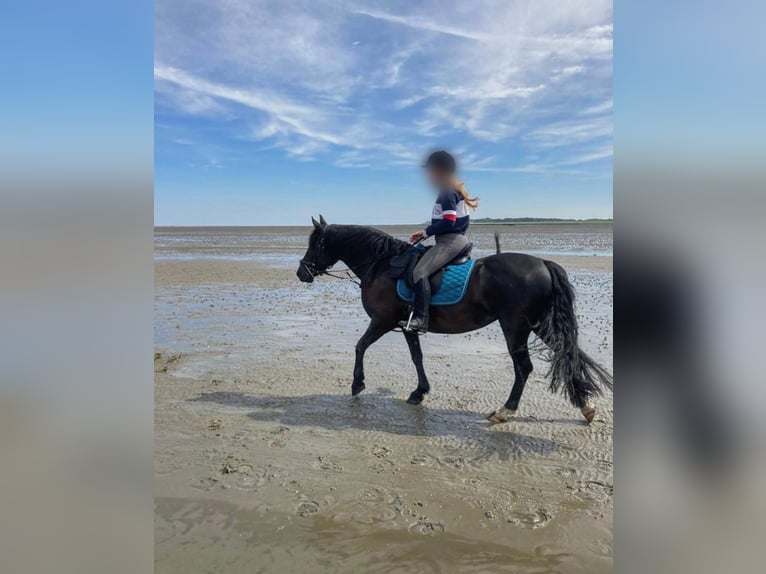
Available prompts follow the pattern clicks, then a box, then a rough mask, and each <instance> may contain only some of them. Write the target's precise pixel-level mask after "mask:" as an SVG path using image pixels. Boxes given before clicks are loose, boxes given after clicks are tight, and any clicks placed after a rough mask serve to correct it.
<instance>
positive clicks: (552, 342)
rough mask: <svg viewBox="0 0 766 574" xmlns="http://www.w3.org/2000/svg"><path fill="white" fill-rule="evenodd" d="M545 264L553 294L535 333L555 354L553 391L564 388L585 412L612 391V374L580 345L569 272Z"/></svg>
mask: <svg viewBox="0 0 766 574" xmlns="http://www.w3.org/2000/svg"><path fill="white" fill-rule="evenodd" d="M544 263H545V266H546V267H547V268H548V271H549V272H550V274H551V280H552V282H553V284H552V291H553V294H552V298H551V304H550V309H549V310H548V313H547V315H546V317H545V318H544V319H543V321H542V322H541V323H540V325H539V326H538V327H537V328H536V329H535V332H536V333H537V335H538V336H539V337H540V339H542V341H543V342H544V343H545V344H546V345H547V346H548V347H549V348H550V350H551V351H552V352H553V357H552V359H551V367H550V371H549V372H548V375H549V376H550V377H551V385H550V389H551V392H554V393H555V392H558V391H559V389H561V387H562V386H563V387H564V392H565V393H566V395H567V396H568V397H569V400H570V401H572V404H573V405H575V406H576V407H579V408H581V409H582V408H583V407H584V406H586V404H587V403H588V399H589V397H591V396H593V395H600V394H601V392H602V388H603V387H607V388H609V389H611V388H612V382H613V381H612V375H611V374H609V372H608V371H607V370H606V369H604V368H603V367H602V366H601V365H599V364H598V363H596V362H595V361H594V360H593V359H591V358H590V357H589V356H588V355H587V354H586V353H585V352H584V351H583V350H582V349H580V347H579V346H578V345H577V318H576V317H575V311H574V302H575V293H574V289H573V288H572V284H571V283H570V282H569V279H568V278H567V273H566V271H564V269H563V268H562V267H561V266H560V265H558V264H556V263H553V262H552V261H545V262H544Z"/></svg>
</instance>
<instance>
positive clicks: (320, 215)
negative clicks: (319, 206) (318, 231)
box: [319, 213, 327, 227]
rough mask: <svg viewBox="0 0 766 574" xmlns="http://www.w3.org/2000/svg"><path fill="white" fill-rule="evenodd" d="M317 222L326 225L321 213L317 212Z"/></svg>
mask: <svg viewBox="0 0 766 574" xmlns="http://www.w3.org/2000/svg"><path fill="white" fill-rule="evenodd" d="M319 223H321V224H322V227H325V226H327V222H326V221H325V220H324V217H323V216H322V214H321V213H320V214H319Z"/></svg>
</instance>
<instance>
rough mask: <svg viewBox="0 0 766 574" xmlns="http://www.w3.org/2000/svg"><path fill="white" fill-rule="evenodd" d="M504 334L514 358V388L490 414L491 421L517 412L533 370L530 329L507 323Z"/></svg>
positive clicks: (509, 416) (502, 419)
mask: <svg viewBox="0 0 766 574" xmlns="http://www.w3.org/2000/svg"><path fill="white" fill-rule="evenodd" d="M501 325H502V327H503V334H504V335H505V341H506V344H507V346H508V352H509V353H510V354H511V358H512V359H513V372H514V380H513V388H512V389H511V395H510V396H509V397H508V400H507V401H506V402H505V404H504V405H503V406H502V407H500V408H499V409H497V410H496V411H495V412H493V413H492V414H490V415H489V417H488V419H489V421H490V422H493V423H499V422H503V421H506V420H508V419H509V418H511V417H513V416H514V415H515V414H516V411H517V410H518V409H519V401H520V400H521V395H522V394H523V393H524V386H525V385H526V384H527V379H528V378H529V374H530V373H531V372H532V360H531V359H530V358H529V350H528V348H527V342H528V340H529V329H527V328H520V329H513V328H511V327H510V326H509V325H507V324H503V321H501Z"/></svg>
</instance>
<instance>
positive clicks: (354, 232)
mask: <svg viewBox="0 0 766 574" xmlns="http://www.w3.org/2000/svg"><path fill="white" fill-rule="evenodd" d="M325 237H326V238H327V240H328V241H329V242H331V243H333V244H334V245H337V244H338V243H341V244H342V249H343V251H344V252H345V253H347V254H348V255H351V256H364V257H372V258H375V259H382V258H384V257H393V256H394V255H399V254H400V253H402V252H403V251H404V250H405V249H407V248H408V247H409V243H407V242H406V241H402V240H401V239H397V238H396V237H394V236H392V235H389V234H388V233H385V232H383V231H380V230H379V229H375V228H374V227H366V226H364V225H328V226H327V230H326V231H325Z"/></svg>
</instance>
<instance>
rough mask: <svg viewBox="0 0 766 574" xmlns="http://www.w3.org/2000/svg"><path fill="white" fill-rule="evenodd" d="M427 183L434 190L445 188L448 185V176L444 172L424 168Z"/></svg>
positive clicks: (433, 168) (432, 168)
mask: <svg viewBox="0 0 766 574" xmlns="http://www.w3.org/2000/svg"><path fill="white" fill-rule="evenodd" d="M426 178H427V179H428V183H429V184H430V185H431V187H433V188H434V189H436V190H440V189H443V188H445V187H446V186H447V185H449V183H450V175H449V173H447V172H446V171H444V170H441V169H437V168H435V167H429V168H426Z"/></svg>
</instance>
